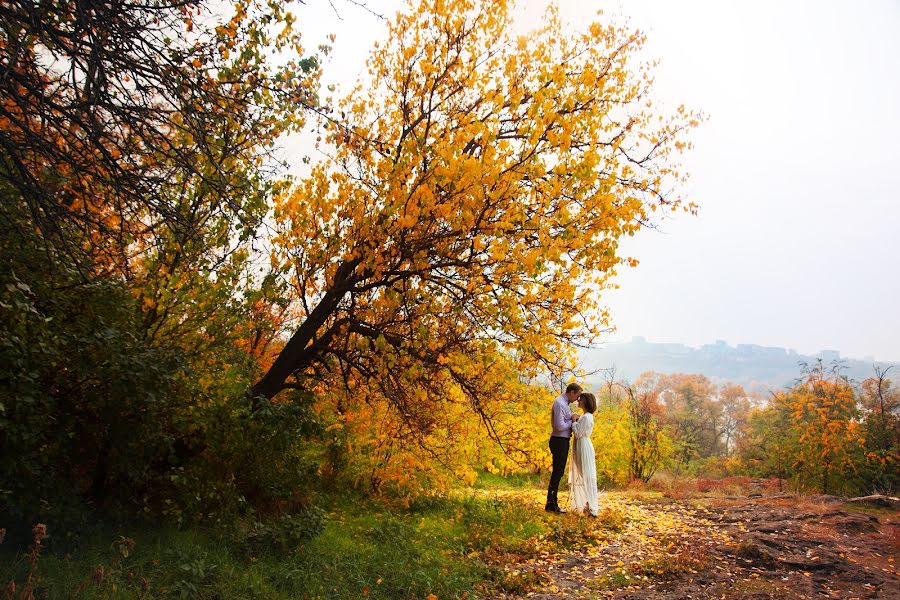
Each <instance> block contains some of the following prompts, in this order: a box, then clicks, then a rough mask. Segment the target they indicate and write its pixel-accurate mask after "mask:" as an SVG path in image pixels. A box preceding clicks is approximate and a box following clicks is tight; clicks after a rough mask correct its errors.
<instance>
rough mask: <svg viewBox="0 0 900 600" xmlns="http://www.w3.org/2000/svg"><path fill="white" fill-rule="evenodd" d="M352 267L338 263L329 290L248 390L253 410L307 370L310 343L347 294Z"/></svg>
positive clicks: (351, 263) (312, 353)
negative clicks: (292, 376)
mask: <svg viewBox="0 0 900 600" xmlns="http://www.w3.org/2000/svg"><path fill="white" fill-rule="evenodd" d="M356 265H357V262H356V261H351V262H345V263H341V265H340V266H339V267H338V269H337V272H336V273H335V275H334V283H333V284H332V286H331V288H330V289H329V290H328V291H327V292H325V295H324V296H322V299H321V300H320V301H319V304H317V305H316V307H315V308H314V309H313V310H312V312H311V313H309V315H308V316H307V317H306V320H305V321H303V323H302V324H301V325H300V327H299V328H298V329H297V331H295V332H294V334H293V335H292V336H291V339H290V340H288V343H287V344H285V346H284V348H282V350H281V352H280V353H279V354H278V358H276V359H275V362H274V363H272V366H271V367H270V368H269V370H268V372H267V373H266V374H265V375H263V377H262V379H260V380H259V381H257V382H256V383H255V384H254V385H253V387H251V388H250V392H249V394H250V398H251V399H252V402H253V407H254V409H256V408H258V407H259V404H260V402H259V401H260V399H261V398H266V399H272V398H274V397H275V395H276V394H278V392H280V391H281V390H283V389H284V385H285V382H286V381H287V379H288V377H290V376H291V375H293V374H294V373H296V372H297V371H299V370H301V369H303V368H305V367H307V366H309V364H310V363H311V362H312V360H313V359H314V358H315V352H314V351H312V350H311V349H310V347H309V346H310V343H311V342H313V340H314V339H315V337H316V334H317V333H318V332H319V330H320V329H321V328H322V325H324V324H325V322H326V321H327V320H328V318H329V317H330V316H332V315H333V314H334V312H335V311H336V310H337V307H338V305H339V304H340V302H341V300H342V299H343V298H344V296H345V295H346V294H347V292H348V291H349V290H350V287H351V286H350V285H348V282H350V278H351V275H352V274H353V271H354V270H355V269H356Z"/></svg>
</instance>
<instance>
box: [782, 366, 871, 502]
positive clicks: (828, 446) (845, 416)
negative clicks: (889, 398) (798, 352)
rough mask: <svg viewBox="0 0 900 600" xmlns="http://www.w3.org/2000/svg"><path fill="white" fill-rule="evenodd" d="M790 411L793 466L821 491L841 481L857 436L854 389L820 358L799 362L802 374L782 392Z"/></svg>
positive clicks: (850, 469) (851, 464)
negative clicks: (809, 362) (806, 362)
mask: <svg viewBox="0 0 900 600" xmlns="http://www.w3.org/2000/svg"><path fill="white" fill-rule="evenodd" d="M784 401H785V403H786V408H787V410H788V411H790V417H791V434H792V438H793V443H794V444H795V448H794V452H795V454H794V456H793V459H794V468H795V469H796V472H797V475H798V477H799V478H800V479H801V481H802V482H804V483H806V484H808V485H812V486H815V487H817V488H818V489H819V490H820V491H821V492H822V493H823V494H827V493H828V492H829V490H833V489H834V488H835V487H836V486H837V487H840V486H842V485H846V479H847V476H848V475H850V474H851V473H852V472H853V470H854V469H855V467H854V463H855V459H854V453H855V452H856V451H857V450H858V449H859V443H860V442H861V441H862V437H861V431H860V427H859V422H858V421H857V416H858V414H857V407H856V397H855V396H854V393H853V388H852V387H851V386H850V383H849V382H848V381H847V379H846V378H845V377H842V376H841V375H840V372H839V365H832V366H831V367H830V368H829V367H826V366H825V365H823V364H822V362H821V361H819V362H817V363H815V364H813V365H803V374H802V376H801V378H800V380H799V381H798V382H797V384H796V385H795V386H794V387H793V388H792V389H791V390H790V392H789V393H788V394H786V396H785V400H784Z"/></svg>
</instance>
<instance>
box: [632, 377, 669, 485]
mask: <svg viewBox="0 0 900 600" xmlns="http://www.w3.org/2000/svg"><path fill="white" fill-rule="evenodd" d="M626 391H627V392H628V415H629V417H630V427H629V442H630V450H631V460H630V461H629V473H628V476H629V480H636V479H637V480H640V481H643V482H645V483H646V482H648V481H650V478H651V477H653V474H654V473H656V470H657V469H659V467H660V466H661V465H662V463H663V461H664V460H665V458H666V450H667V446H668V444H667V442H668V440H666V439H665V435H664V434H663V431H662V427H661V425H660V422H659V419H660V417H661V415H662V406H661V404H660V402H659V392H658V391H657V390H653V389H635V388H634V387H632V386H628V387H626Z"/></svg>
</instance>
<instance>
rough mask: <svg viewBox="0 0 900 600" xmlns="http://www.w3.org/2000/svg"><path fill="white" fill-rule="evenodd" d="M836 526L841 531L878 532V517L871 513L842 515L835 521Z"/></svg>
mask: <svg viewBox="0 0 900 600" xmlns="http://www.w3.org/2000/svg"><path fill="white" fill-rule="evenodd" d="M833 525H834V528H835V529H836V530H838V531H840V532H841V533H876V532H877V531H878V519H877V518H875V517H872V516H869V515H858V516H857V515H854V516H847V517H841V518H839V519H835V520H834V521H833Z"/></svg>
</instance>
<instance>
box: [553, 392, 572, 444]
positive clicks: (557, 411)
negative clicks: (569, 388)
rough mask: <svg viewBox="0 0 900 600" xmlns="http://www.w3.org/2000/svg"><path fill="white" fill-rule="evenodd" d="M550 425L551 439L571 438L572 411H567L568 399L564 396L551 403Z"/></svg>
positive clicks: (561, 395)
mask: <svg viewBox="0 0 900 600" xmlns="http://www.w3.org/2000/svg"><path fill="white" fill-rule="evenodd" d="M550 423H551V425H552V426H553V431H552V432H551V433H550V436H551V437H564V438H567V437H572V411H571V410H570V409H569V399H568V398H567V397H566V395H565V394H560V395H559V396H558V397H557V398H556V400H554V401H553V408H552V409H551V411H550Z"/></svg>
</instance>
